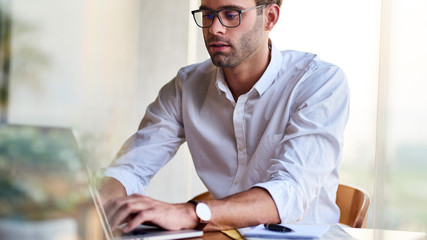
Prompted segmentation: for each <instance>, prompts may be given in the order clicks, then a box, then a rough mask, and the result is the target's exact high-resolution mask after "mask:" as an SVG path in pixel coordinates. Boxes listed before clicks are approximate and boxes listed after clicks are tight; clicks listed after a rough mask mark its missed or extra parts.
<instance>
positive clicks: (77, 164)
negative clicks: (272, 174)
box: [0, 124, 203, 240]
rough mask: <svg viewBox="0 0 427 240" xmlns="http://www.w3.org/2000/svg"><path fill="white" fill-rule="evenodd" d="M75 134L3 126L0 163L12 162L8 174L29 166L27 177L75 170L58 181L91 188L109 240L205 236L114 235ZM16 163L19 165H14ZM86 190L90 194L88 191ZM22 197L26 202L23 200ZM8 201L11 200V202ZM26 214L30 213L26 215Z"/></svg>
mask: <svg viewBox="0 0 427 240" xmlns="http://www.w3.org/2000/svg"><path fill="white" fill-rule="evenodd" d="M75 135H76V134H75V133H74V132H73V131H72V130H71V129H70V128H58V127H41V126H26V125H8V124H2V125H0V149H3V150H4V151H1V152H0V163H2V161H8V162H9V164H7V163H3V165H5V166H7V167H10V168H11V169H10V171H9V170H7V169H6V170H5V171H8V172H11V171H12V170H13V168H19V167H22V166H24V165H25V166H26V165H29V166H26V167H25V166H24V169H26V170H25V171H29V172H28V173H27V175H29V174H33V173H34V172H35V173H34V174H39V175H40V174H43V173H37V168H40V167H41V166H45V167H48V168H50V169H47V170H45V171H48V172H49V173H50V172H56V171H68V170H70V169H69V168H72V169H71V170H72V171H71V173H67V174H62V175H59V176H61V178H64V179H58V181H63V182H64V183H69V182H73V184H74V183H75V182H76V180H79V181H80V180H83V181H84V183H85V184H84V185H85V186H86V185H87V186H88V188H89V191H90V195H91V197H92V199H93V202H94V204H95V208H96V211H97V213H98V216H99V220H100V223H101V225H102V228H103V232H104V234H105V238H106V239H107V240H115V239H142V240H155V239H157V240H161V239H182V238H195V237H200V236H202V235H203V232H202V231H199V230H182V231H166V230H163V229H160V228H155V227H152V226H144V225H141V226H139V227H137V228H136V229H135V230H134V231H132V232H131V233H130V234H126V235H122V234H120V232H119V231H115V232H114V233H116V232H117V234H116V235H115V234H113V231H112V229H111V227H110V224H109V223H108V219H107V217H106V216H107V215H106V214H105V211H104V207H103V205H102V201H101V199H100V196H99V193H98V191H97V188H96V185H95V177H94V176H93V174H92V173H93V172H92V171H91V169H90V167H89V162H88V161H87V160H86V159H84V157H83V156H82V154H81V153H80V149H79V146H78V141H77V140H76V137H75ZM5 159H6V160H5ZM14 164H15V165H17V166H11V165H14ZM32 166H33V167H32ZM82 168H84V169H82ZM0 170H2V168H0ZM82 170H83V171H84V172H85V173H83V175H86V176H81V177H80V179H76V178H79V177H76V175H74V172H73V171H76V172H77V171H79V172H81V171H82ZM18 172H20V175H17V176H15V177H17V178H22V177H24V176H23V175H22V174H25V172H24V170H22V171H18ZM64 173H65V172H64ZM65 175H67V176H65ZM36 177H38V176H36ZM41 177H43V175H41ZM81 178H83V179H81ZM0 180H2V179H0ZM20 180H22V179H20ZM28 181H31V177H29V180H28ZM0 183H1V181H0ZM83 188H84V187H83ZM13 190H14V189H11V191H10V192H12V193H13V192H16V191H13ZM83 190H84V191H86V190H85V189H83ZM2 191H8V189H2ZM86 193H87V192H86ZM9 195H10V194H9ZM6 197H8V195H6ZM18 197H19V196H18ZM19 198H20V199H21V200H22V198H21V197H19ZM0 200H1V196H0ZM6 200H8V201H9V200H10V199H6ZM9 202H10V201H9ZM18 202H19V201H18ZM19 207H20V206H19V205H17V206H16V209H10V211H9V212H10V214H15V215H16V214H17V212H18V211H19ZM6 213H8V212H6ZM18 213H19V212H18ZM23 214H26V212H24V213H23Z"/></svg>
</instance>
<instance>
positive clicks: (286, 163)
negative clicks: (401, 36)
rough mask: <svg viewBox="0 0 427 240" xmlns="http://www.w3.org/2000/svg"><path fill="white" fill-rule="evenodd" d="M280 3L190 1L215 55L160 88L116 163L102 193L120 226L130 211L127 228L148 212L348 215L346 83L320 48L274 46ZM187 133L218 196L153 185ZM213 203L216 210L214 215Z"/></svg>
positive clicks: (218, 216) (210, 222)
mask: <svg viewBox="0 0 427 240" xmlns="http://www.w3.org/2000/svg"><path fill="white" fill-rule="evenodd" d="M280 4H281V1H280V0H270V1H268V0H264V1H260V0H257V1H255V0H202V1H201V6H200V8H199V10H196V11H193V12H192V14H193V16H194V19H195V21H196V24H197V25H198V26H199V27H201V28H203V34H204V39H205V43H206V48H207V50H208V52H209V54H210V57H211V59H210V60H208V61H205V62H203V63H200V64H196V65H192V66H188V67H185V68H183V69H181V70H180V71H179V73H178V75H177V76H176V77H175V78H174V79H173V80H172V81H171V82H169V83H168V84H167V85H165V86H164V87H163V88H162V89H161V91H160V93H159V96H158V98H157V99H156V101H155V102H154V103H152V104H151V105H150V106H149V107H148V108H147V112H146V115H145V116H144V118H143V120H142V122H141V125H140V128H139V131H138V132H137V133H136V134H135V135H133V136H132V137H131V138H130V139H129V140H128V141H127V142H126V143H125V144H124V146H123V148H122V150H121V151H120V152H119V154H118V156H117V159H116V160H115V161H114V163H113V164H112V165H111V166H110V167H109V168H108V169H107V171H106V176H108V177H110V178H107V180H106V181H105V182H104V184H103V185H102V187H101V190H100V192H101V197H102V198H103V201H104V202H105V206H106V211H107V215H108V218H109V220H110V224H111V225H112V227H117V226H118V225H119V224H121V223H123V222H127V225H126V227H125V228H124V229H123V230H124V231H125V232H127V231H130V230H131V229H132V228H134V227H135V226H137V225H138V224H140V223H144V222H149V223H154V224H157V225H159V226H161V227H163V228H166V229H170V230H173V229H185V228H202V227H204V228H203V230H206V231H209V230H221V229H232V228H236V227H244V226H253V225H257V224H261V223H280V222H282V223H290V222H298V221H299V222H303V223H333V222H338V220H339V209H338V207H337V206H336V204H335V195H336V189H337V186H338V167H339V163H340V158H341V151H342V142H343V132H344V128H345V125H346V122H347V118H348V107H349V94H348V86H347V82H346V79H345V76H344V74H343V73H342V71H341V70H340V69H339V68H338V67H336V66H334V65H332V64H329V63H325V62H323V61H321V60H319V59H318V58H317V57H316V56H315V55H312V54H308V53H300V52H295V51H284V52H280V51H278V50H277V49H276V48H275V47H274V45H272V43H271V42H270V40H269V37H268V36H269V32H270V31H271V30H272V29H273V27H274V26H275V24H276V23H277V21H278V19H279V14H280ZM184 141H187V143H188V147H189V150H190V152H191V154H192V157H193V160H194V164H195V167H196V170H197V172H198V174H199V176H200V177H201V179H202V181H203V182H204V184H205V185H206V187H207V189H208V190H209V191H210V193H211V194H212V195H213V197H214V198H215V199H216V200H206V201H203V203H204V204H201V203H194V202H193V203H182V204H168V203H164V202H161V201H157V200H155V199H151V198H149V197H146V196H143V195H142V193H143V190H144V188H145V187H146V185H147V184H148V182H149V179H150V178H151V177H152V176H153V175H154V174H155V173H156V172H157V171H158V170H159V169H160V168H161V167H162V166H163V165H164V164H166V162H167V161H168V160H170V159H171V158H172V156H173V155H174V154H175V152H176V150H177V148H178V147H179V146H180V145H181V144H182V143H183V142H184ZM195 205H197V211H196V210H195V209H196V208H195ZM199 207H200V208H199ZM203 208H205V210H209V209H210V211H211V213H212V216H211V217H209V216H208V217H207V218H206V219H204V216H201V215H203V214H204V213H203V212H199V210H200V209H201V210H203ZM206 224H207V225H206ZM204 225H206V226H204Z"/></svg>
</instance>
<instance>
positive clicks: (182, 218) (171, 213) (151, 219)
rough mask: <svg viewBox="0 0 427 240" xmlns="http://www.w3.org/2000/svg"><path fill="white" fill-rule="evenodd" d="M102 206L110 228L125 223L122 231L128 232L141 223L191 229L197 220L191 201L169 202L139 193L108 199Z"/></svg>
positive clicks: (173, 228)
mask: <svg viewBox="0 0 427 240" xmlns="http://www.w3.org/2000/svg"><path fill="white" fill-rule="evenodd" d="M104 207H105V212H106V213H107V218H108V221H109V223H110V225H111V228H112V229H116V228H117V227H118V226H119V225H121V224H122V223H127V224H126V225H125V227H123V229H122V231H123V232H130V231H131V230H132V229H134V228H135V227H137V226H138V225H139V224H142V223H149V224H155V225H157V226H159V227H162V228H164V229H167V230H180V229H192V228H194V227H195V226H196V225H197V221H198V219H197V216H196V214H195V211H194V205H193V204H191V203H181V204H170V203H165V202H161V201H158V200H155V199H152V198H150V197H146V196H142V195H139V194H134V195H131V196H128V197H121V198H117V199H113V200H110V201H109V202H107V203H106V204H105V205H104Z"/></svg>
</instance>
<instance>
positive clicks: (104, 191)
mask: <svg viewBox="0 0 427 240" xmlns="http://www.w3.org/2000/svg"><path fill="white" fill-rule="evenodd" d="M99 194H100V195H101V200H102V203H104V204H105V203H106V202H108V201H109V200H111V199H116V198H119V197H124V196H126V195H127V194H126V189H125V187H124V186H123V185H122V184H121V183H120V182H119V181H118V180H117V179H115V178H111V177H106V178H104V179H103V180H102V181H101V186H100V188H99Z"/></svg>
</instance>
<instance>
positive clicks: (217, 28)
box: [209, 15, 226, 35]
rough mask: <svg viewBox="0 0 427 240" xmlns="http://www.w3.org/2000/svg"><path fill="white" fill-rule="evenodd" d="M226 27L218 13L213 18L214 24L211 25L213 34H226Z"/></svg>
mask: <svg viewBox="0 0 427 240" xmlns="http://www.w3.org/2000/svg"><path fill="white" fill-rule="evenodd" d="M225 29H226V27H224V25H222V23H221V21H220V20H219V16H218V15H216V16H215V17H214V19H213V22H212V25H211V26H210V27H209V32H210V33H211V34H215V35H216V34H224V33H225Z"/></svg>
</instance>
